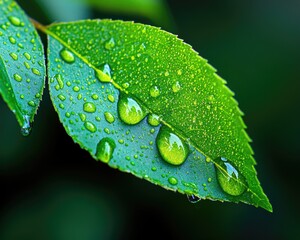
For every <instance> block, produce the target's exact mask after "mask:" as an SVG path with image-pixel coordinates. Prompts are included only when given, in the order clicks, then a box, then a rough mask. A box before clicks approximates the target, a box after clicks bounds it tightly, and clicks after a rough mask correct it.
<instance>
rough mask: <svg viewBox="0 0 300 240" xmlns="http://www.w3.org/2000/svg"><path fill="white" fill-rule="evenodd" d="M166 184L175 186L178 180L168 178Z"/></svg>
mask: <svg viewBox="0 0 300 240" xmlns="http://www.w3.org/2000/svg"><path fill="white" fill-rule="evenodd" d="M168 182H169V183H170V184H171V185H176V184H177V183H178V180H177V178H175V177H169V178H168Z"/></svg>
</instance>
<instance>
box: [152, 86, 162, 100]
mask: <svg viewBox="0 0 300 240" xmlns="http://www.w3.org/2000/svg"><path fill="white" fill-rule="evenodd" d="M159 94H160V90H159V88H158V87H157V86H152V87H151V88H150V95H151V97H154V98H156V97H158V96H159Z"/></svg>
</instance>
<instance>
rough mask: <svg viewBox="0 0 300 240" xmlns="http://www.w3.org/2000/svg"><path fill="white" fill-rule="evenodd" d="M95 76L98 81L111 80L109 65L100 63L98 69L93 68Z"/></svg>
mask: <svg viewBox="0 0 300 240" xmlns="http://www.w3.org/2000/svg"><path fill="white" fill-rule="evenodd" d="M95 75H96V78H98V79H99V81H100V82H111V81H112V79H111V69H110V66H109V65H108V64H107V63H106V64H103V65H101V66H100V67H99V68H98V69H96V70H95Z"/></svg>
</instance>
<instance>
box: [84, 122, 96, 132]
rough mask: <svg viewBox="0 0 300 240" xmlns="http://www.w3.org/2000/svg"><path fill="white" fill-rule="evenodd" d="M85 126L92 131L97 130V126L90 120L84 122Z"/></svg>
mask: <svg viewBox="0 0 300 240" xmlns="http://www.w3.org/2000/svg"><path fill="white" fill-rule="evenodd" d="M84 127H85V128H86V130H88V131H90V132H91V133H94V132H96V131H97V127H96V126H95V125H94V124H93V123H92V122H89V121H86V122H84Z"/></svg>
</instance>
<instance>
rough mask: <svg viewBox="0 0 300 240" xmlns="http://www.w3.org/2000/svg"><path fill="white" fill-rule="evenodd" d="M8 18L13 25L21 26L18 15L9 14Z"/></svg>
mask: <svg viewBox="0 0 300 240" xmlns="http://www.w3.org/2000/svg"><path fill="white" fill-rule="evenodd" d="M8 20H9V21H10V22H11V24H12V25H14V26H17V27H19V26H21V20H20V19H19V18H18V17H14V16H10V17H8Z"/></svg>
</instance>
